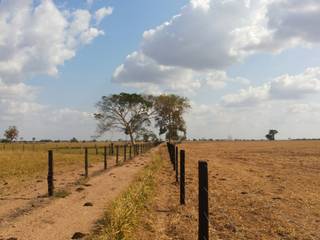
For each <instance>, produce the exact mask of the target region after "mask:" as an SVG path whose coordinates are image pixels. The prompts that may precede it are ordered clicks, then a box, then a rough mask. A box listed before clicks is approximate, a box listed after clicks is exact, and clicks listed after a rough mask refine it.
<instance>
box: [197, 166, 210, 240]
mask: <svg viewBox="0 0 320 240" xmlns="http://www.w3.org/2000/svg"><path fill="white" fill-rule="evenodd" d="M198 165H199V166H198V167H199V176H198V177H199V228H198V231H199V232H198V233H199V236H198V240H208V239H209V206H208V205H209V204H208V164H207V162H206V161H199V163H198Z"/></svg>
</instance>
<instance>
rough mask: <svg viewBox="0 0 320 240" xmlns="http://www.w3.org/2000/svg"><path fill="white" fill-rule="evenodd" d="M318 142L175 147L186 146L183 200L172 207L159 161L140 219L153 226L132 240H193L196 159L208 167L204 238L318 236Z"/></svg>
mask: <svg viewBox="0 0 320 240" xmlns="http://www.w3.org/2000/svg"><path fill="white" fill-rule="evenodd" d="M319 146H320V142H319V141H276V142H202V143H185V144H182V145H180V149H185V150H186V184H187V186H186V198H187V204H186V206H184V207H181V206H179V194H178V187H177V186H175V185H174V184H172V182H174V172H173V171H172V168H171V166H170V163H169V160H168V159H167V166H165V167H164V169H163V172H162V175H160V176H158V177H157V182H161V184H160V185H158V187H157V190H156V192H157V197H156V198H155V199H156V201H155V202H154V203H152V204H151V206H150V208H151V209H152V210H150V211H149V215H150V216H151V217H148V218H152V219H154V223H153V225H154V226H155V225H157V227H154V226H153V228H152V229H153V232H152V231H150V233H149V235H146V234H145V235H146V236H148V237H146V238H143V237H141V238H140V239H151V238H152V239H190V240H192V239H197V224H198V217H197V203H198V199H197V197H198V195H197V193H198V189H197V186H198V176H197V175H198V169H197V167H198V160H207V161H208V167H209V198H210V200H209V201H210V203H209V206H210V239H243V240H245V239H292V240H296V239H297V240H298V239H304V240H316V239H320V230H319V229H320V228H319V223H320V147H319ZM168 172H169V173H168ZM159 206H160V207H161V209H164V208H165V209H166V211H165V214H164V213H163V211H159ZM160 220H161V221H162V223H160V226H159V221H160ZM159 228H163V230H162V231H161V232H160V235H159V232H157V231H155V230H156V229H159ZM144 231H148V230H147V229H144ZM155 234H157V235H155Z"/></svg>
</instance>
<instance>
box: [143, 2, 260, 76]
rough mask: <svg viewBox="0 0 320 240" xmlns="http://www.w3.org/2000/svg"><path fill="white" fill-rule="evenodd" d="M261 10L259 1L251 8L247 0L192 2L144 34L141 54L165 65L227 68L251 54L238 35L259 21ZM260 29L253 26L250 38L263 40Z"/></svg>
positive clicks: (247, 42)
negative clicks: (168, 19)
mask: <svg viewBox="0 0 320 240" xmlns="http://www.w3.org/2000/svg"><path fill="white" fill-rule="evenodd" d="M260 8H261V1H260V0H258V1H255V2H254V3H252V4H251V5H249V6H248V5H247V1H244V0H237V1H235V0H231V1H203V0H198V1H191V3H190V4H188V5H187V6H185V7H184V8H183V9H182V11H181V13H180V14H179V15H177V16H174V17H173V18H172V19H171V20H170V21H168V22H165V23H163V24H162V25H160V26H158V27H156V28H154V29H151V30H148V31H146V32H145V33H144V35H143V42H142V51H143V53H144V54H145V55H147V56H149V57H151V58H153V59H154V60H155V61H157V62H158V63H159V64H163V65H171V66H180V67H186V68H191V69H197V70H199V69H224V68H226V67H228V66H230V65H231V64H234V63H236V62H239V61H240V60H241V59H243V58H244V57H245V56H246V55H248V53H247V52H246V51H243V50H242V48H245V47H246V46H242V45H241V44H240V43H239V38H240V35H239V34H236V33H237V31H238V30H239V29H241V28H245V27H248V26H251V25H252V24H253V23H255V22H256V19H257V15H259V14H260V11H262V10H260ZM203 9H206V11H203ZM235 19H236V21H235ZM258 30H259V29H258V27H256V28H254V27H251V29H250V31H251V32H252V33H250V35H255V36H256V38H258V39H260V38H261V37H262V34H261V33H260V32H259V31H258ZM242 38H243V37H242ZM245 40H246V44H252V41H253V40H254V39H250V38H248V37H246V38H245Z"/></svg>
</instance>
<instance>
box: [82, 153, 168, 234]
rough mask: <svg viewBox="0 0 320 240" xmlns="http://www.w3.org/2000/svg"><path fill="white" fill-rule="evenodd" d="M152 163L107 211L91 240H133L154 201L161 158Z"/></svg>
mask: <svg viewBox="0 0 320 240" xmlns="http://www.w3.org/2000/svg"><path fill="white" fill-rule="evenodd" d="M152 158H153V159H152V162H151V164H149V165H148V166H147V167H145V168H144V169H143V171H142V172H141V173H140V174H139V176H138V177H137V178H136V180H135V181H134V182H133V183H132V184H131V185H130V187H129V188H128V189H127V190H126V191H125V192H124V193H123V194H122V195H121V196H120V197H118V198H117V199H116V200H115V201H114V202H113V203H112V204H111V205H110V207H109V208H108V209H107V211H106V213H105V217H104V219H102V220H101V221H99V224H101V226H100V227H99V229H98V231H97V233H95V234H94V236H91V237H89V238H88V239H91V240H129V239H130V240H133V239H135V237H134V235H135V229H136V228H137V227H138V225H139V223H140V216H141V214H142V213H143V212H144V210H145V206H146V205H147V204H148V203H149V201H150V200H151V199H152V196H153V194H154V190H155V184H156V182H155V173H156V172H157V171H158V170H159V169H160V167H161V163H162V161H161V156H160V154H159V153H156V154H154V155H153V156H152Z"/></svg>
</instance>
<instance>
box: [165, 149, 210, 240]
mask: <svg viewBox="0 0 320 240" xmlns="http://www.w3.org/2000/svg"><path fill="white" fill-rule="evenodd" d="M167 148H168V153H169V159H170V161H171V164H172V166H173V170H174V171H175V178H176V182H178V183H180V184H179V185H180V204H181V205H185V204H186V202H185V197H186V196H185V193H186V191H185V150H180V176H179V149H178V147H177V146H176V145H174V144H172V143H167ZM198 178H199V186H198V189H199V190H198V191H199V196H198V199H199V202H198V214H199V219H198V222H199V225H198V240H208V239H209V198H208V164H207V162H206V161H199V162H198Z"/></svg>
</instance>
